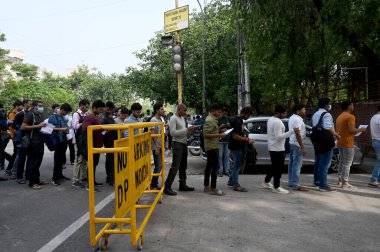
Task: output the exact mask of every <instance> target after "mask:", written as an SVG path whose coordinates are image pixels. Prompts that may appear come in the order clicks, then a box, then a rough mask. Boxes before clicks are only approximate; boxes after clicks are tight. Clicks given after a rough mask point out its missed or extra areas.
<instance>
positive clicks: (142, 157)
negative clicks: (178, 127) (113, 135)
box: [114, 133, 152, 218]
mask: <svg viewBox="0 0 380 252" xmlns="http://www.w3.org/2000/svg"><path fill="white" fill-rule="evenodd" d="M129 141H133V143H132V144H133V151H132V152H118V153H115V157H114V158H115V167H114V169H115V217H116V218H122V217H124V216H125V214H126V213H127V212H128V211H129V210H130V208H131V207H132V206H133V204H134V202H132V198H135V199H138V198H139V197H140V195H141V194H142V193H143V192H144V191H145V189H146V188H147V187H148V186H149V183H150V180H151V177H152V163H151V154H152V143H151V137H150V133H144V134H141V135H138V136H135V137H134V138H131V139H130V138H123V139H120V140H117V141H115V144H114V146H115V148H117V147H128V146H129ZM132 176H133V177H132ZM132 181H134V186H135V188H134V190H133V189H132V188H131V185H133V183H132ZM132 191H134V192H135V195H134V197H131V196H130V195H131V194H130V193H132ZM132 195H133V194H132Z"/></svg>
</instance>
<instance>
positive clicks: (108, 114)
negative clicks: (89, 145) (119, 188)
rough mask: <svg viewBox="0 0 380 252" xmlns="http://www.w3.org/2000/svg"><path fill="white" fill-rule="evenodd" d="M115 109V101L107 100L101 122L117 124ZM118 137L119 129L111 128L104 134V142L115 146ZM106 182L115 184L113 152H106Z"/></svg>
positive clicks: (111, 146) (107, 146)
mask: <svg viewBox="0 0 380 252" xmlns="http://www.w3.org/2000/svg"><path fill="white" fill-rule="evenodd" d="M114 109H115V105H114V103H113V102H111V101H108V102H106V106H105V108H104V112H103V115H104V116H103V118H102V121H101V124H115V120H114V119H113V111H114ZM116 139H117V131H115V130H109V131H106V132H104V135H103V144H104V147H106V148H113V146H114V141H115V140H116ZM105 166H106V174H107V178H106V183H108V184H109V185H110V186H113V185H114V184H115V177H114V154H113V153H107V154H106V165H105Z"/></svg>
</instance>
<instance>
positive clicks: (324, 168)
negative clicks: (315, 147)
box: [314, 149, 333, 189]
mask: <svg viewBox="0 0 380 252" xmlns="http://www.w3.org/2000/svg"><path fill="white" fill-rule="evenodd" d="M332 155H333V149H331V150H329V151H328V152H326V153H317V152H316V153H315V163H314V185H317V186H319V187H320V188H323V189H326V188H328V187H329V185H328V184H327V172H328V170H329V167H330V164H331V158H332Z"/></svg>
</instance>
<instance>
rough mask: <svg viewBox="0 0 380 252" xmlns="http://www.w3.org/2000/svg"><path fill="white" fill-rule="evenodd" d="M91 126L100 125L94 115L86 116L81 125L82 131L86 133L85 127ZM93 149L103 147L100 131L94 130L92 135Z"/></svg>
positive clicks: (98, 119)
mask: <svg viewBox="0 0 380 252" xmlns="http://www.w3.org/2000/svg"><path fill="white" fill-rule="evenodd" d="M91 125H100V118H99V117H98V116H96V115H94V114H88V115H87V116H86V117H85V118H84V120H83V124H82V130H83V131H87V127H88V126H91ZM93 141H94V143H93V147H95V148H101V147H103V135H102V131H101V130H95V131H94V135H93Z"/></svg>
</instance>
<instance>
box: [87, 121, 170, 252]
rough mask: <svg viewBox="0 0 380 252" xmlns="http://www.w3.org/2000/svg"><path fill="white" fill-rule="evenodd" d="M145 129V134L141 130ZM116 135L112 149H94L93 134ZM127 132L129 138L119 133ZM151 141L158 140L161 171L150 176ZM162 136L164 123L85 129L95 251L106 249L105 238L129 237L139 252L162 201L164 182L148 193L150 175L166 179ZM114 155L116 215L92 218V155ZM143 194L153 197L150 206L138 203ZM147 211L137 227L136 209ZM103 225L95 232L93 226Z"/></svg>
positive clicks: (92, 243)
mask: <svg viewBox="0 0 380 252" xmlns="http://www.w3.org/2000/svg"><path fill="white" fill-rule="evenodd" d="M157 125H161V132H157V133H158V134H157V133H156V134H152V133H151V131H150V128H151V127H154V126H157ZM144 128H147V129H148V131H147V132H143V129H144ZM110 130H114V131H117V132H118V134H117V135H118V138H117V140H116V141H115V142H114V148H94V147H93V136H94V131H101V132H103V131H110ZM124 130H127V131H128V138H122V132H123V131H124ZM152 138H161V144H162V146H161V147H162V148H161V165H162V166H161V167H162V169H161V172H160V173H157V174H152V161H151V155H152ZM164 138H165V135H164V123H159V122H149V123H130V124H111V125H94V126H89V127H88V129H87V146H88V192H89V213H90V240H91V246H92V247H94V250H95V251H97V250H99V249H101V250H105V249H107V247H108V237H109V235H111V234H130V235H131V244H132V245H133V246H137V249H139V250H141V249H142V245H143V242H144V236H143V231H144V228H145V226H146V224H147V223H148V221H149V218H150V216H151V215H152V213H153V210H154V208H155V206H156V204H157V202H160V203H161V202H162V195H163V191H164V183H162V187H161V189H160V190H150V183H151V179H152V176H157V177H161V179H162V182H163V181H164V179H165V161H164V160H165V156H164V155H165V146H164V144H165V139H164ZM99 153H114V158H115V162H114V171H115V214H114V216H113V217H98V216H95V193H94V165H93V164H94V161H93V160H94V158H93V155H94V154H99ZM143 194H152V195H155V197H154V200H153V202H152V203H150V204H139V203H138V201H139V199H140V198H141V196H142V195H143ZM138 209H147V210H148V212H147V213H146V215H145V217H144V219H143V221H142V222H141V223H140V225H138V223H137V220H136V218H137V212H138V211H137V210H138ZM101 224H103V225H104V226H103V227H102V228H101V229H100V231H99V232H98V233H96V227H97V226H96V225H101Z"/></svg>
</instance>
